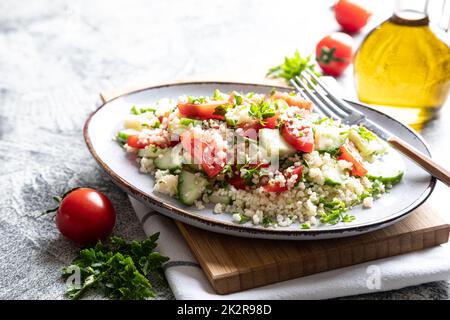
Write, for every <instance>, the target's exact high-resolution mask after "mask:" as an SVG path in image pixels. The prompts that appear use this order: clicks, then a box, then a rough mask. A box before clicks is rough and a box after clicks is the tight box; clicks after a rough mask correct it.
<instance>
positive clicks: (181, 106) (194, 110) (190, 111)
mask: <svg viewBox="0 0 450 320" xmlns="http://www.w3.org/2000/svg"><path fill="white" fill-rule="evenodd" d="M228 104H229V102H228V101H226V100H223V101H211V102H208V103H203V104H195V103H184V102H179V103H178V110H179V111H180V114H181V115H182V116H184V117H187V118H196V119H201V120H207V119H219V120H223V119H224V115H223V114H221V113H220V112H217V111H218V110H217V108H219V107H221V106H224V105H228Z"/></svg>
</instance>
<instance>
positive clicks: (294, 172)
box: [264, 166, 303, 192]
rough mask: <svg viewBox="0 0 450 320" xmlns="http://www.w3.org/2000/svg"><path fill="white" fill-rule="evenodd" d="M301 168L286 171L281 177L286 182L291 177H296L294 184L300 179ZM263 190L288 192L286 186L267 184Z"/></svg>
mask: <svg viewBox="0 0 450 320" xmlns="http://www.w3.org/2000/svg"><path fill="white" fill-rule="evenodd" d="M302 170H303V166H299V167H295V168H294V169H293V170H286V171H285V172H284V173H283V175H284V177H285V178H286V180H288V179H290V178H291V177H292V176H293V175H297V179H296V182H298V181H300V180H301V178H302ZM264 190H265V191H267V192H284V191H287V190H289V188H288V186H287V185H284V186H281V185H280V183H277V182H275V183H268V184H266V185H265V186H264Z"/></svg>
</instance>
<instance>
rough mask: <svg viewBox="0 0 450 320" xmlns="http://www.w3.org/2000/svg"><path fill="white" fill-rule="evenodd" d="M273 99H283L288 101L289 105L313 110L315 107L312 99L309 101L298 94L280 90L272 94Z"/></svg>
mask: <svg viewBox="0 0 450 320" xmlns="http://www.w3.org/2000/svg"><path fill="white" fill-rule="evenodd" d="M270 99H271V100H276V99H282V100H284V101H286V102H287V104H288V105H289V106H291V107H292V106H296V107H299V108H300V109H306V110H309V111H311V110H312V108H313V104H312V102H311V101H307V100H305V99H303V98H302V97H299V96H297V95H291V94H289V93H287V92H280V91H275V92H274V93H273V94H272V95H271V96H270Z"/></svg>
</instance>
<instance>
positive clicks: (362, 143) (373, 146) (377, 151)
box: [348, 127, 388, 157]
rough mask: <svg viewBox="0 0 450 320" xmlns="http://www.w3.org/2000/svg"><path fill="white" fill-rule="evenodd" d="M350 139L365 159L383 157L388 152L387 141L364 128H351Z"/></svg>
mask: <svg viewBox="0 0 450 320" xmlns="http://www.w3.org/2000/svg"><path fill="white" fill-rule="evenodd" d="M348 138H349V139H350V141H352V142H353V143H354V144H355V146H356V148H357V149H358V150H359V152H360V153H361V155H362V156H363V157H371V156H373V155H382V154H385V153H386V152H387V150H388V144H387V143H386V142H385V141H383V140H382V139H380V138H379V137H378V136H377V135H376V134H375V133H373V132H372V131H369V130H367V129H366V128H364V127H357V128H351V129H350V132H349V135H348Z"/></svg>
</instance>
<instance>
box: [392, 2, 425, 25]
mask: <svg viewBox="0 0 450 320" xmlns="http://www.w3.org/2000/svg"><path fill="white" fill-rule="evenodd" d="M391 21H392V22H394V23H396V24H401V25H408V26H426V25H428V24H429V22H430V21H429V19H428V0H397V1H396V3H395V9H394V14H393V16H392V18H391Z"/></svg>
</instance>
